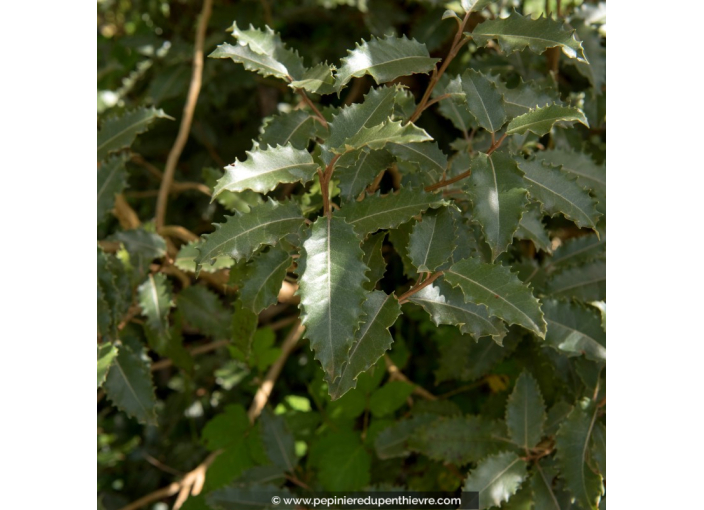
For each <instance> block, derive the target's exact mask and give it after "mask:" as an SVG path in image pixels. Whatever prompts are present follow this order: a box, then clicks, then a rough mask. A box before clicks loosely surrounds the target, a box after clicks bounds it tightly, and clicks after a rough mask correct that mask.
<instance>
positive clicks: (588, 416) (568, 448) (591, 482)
mask: <svg viewBox="0 0 704 510" xmlns="http://www.w3.org/2000/svg"><path fill="white" fill-rule="evenodd" d="M596 413H597V408H596V406H595V405H594V403H593V402H587V403H585V404H584V405H577V406H575V408H574V409H573V410H572V412H571V413H570V414H569V416H567V419H566V420H565V421H564V422H563V423H562V426H561V427H560V430H559V431H558V432H557V435H556V436H555V447H556V450H557V456H556V458H557V462H558V464H559V466H560V470H561V475H562V478H564V480H565V484H566V486H567V489H568V490H569V491H570V492H571V493H572V495H573V496H574V497H575V498H576V499H577V502H578V503H579V505H580V506H581V507H582V508H585V509H587V508H588V509H596V508H597V507H598V505H599V500H600V499H601V496H602V495H603V493H604V488H603V483H602V479H601V476H599V475H598V474H596V473H594V471H592V470H591V468H590V467H589V465H588V464H587V460H588V459H587V453H588V452H589V441H590V439H591V435H592V431H593V430H594V425H595V423H596Z"/></svg>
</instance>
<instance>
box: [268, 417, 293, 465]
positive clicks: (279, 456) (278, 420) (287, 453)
mask: <svg viewBox="0 0 704 510" xmlns="http://www.w3.org/2000/svg"><path fill="white" fill-rule="evenodd" d="M261 430H262V441H263V442H264V447H265V448H266V453H267V455H268V457H269V459H270V460H271V461H272V462H273V463H274V465H276V466H278V467H279V468H281V469H283V470H284V471H285V472H287V473H292V472H293V470H294V468H295V467H296V465H297V464H298V457H297V456H296V449H295V444H294V438H293V434H291V431H290V430H289V429H288V426H287V425H286V421H285V420H284V418H283V416H279V415H275V414H274V413H273V412H271V411H270V410H269V409H264V412H262V416H261Z"/></svg>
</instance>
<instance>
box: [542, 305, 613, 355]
mask: <svg viewBox="0 0 704 510" xmlns="http://www.w3.org/2000/svg"><path fill="white" fill-rule="evenodd" d="M543 309H544V311H545V320H546V321H547V323H548V333H547V335H546V336H545V343H546V344H547V345H549V346H551V347H554V348H555V349H557V350H558V351H560V352H562V353H564V354H566V355H567V356H580V355H582V354H584V355H585V356H586V358H587V359H590V360H593V361H596V362H602V361H606V333H605V332H604V330H603V328H602V327H601V316H600V314H599V312H598V310H596V309H594V308H592V307H587V306H584V305H580V304H578V303H573V302H565V301H558V300H556V299H547V300H545V301H544V302H543Z"/></svg>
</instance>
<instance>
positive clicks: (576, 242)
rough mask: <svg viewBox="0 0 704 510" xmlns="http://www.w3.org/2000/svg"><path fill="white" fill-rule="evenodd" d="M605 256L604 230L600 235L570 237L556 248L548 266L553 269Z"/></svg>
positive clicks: (576, 264)
mask: <svg viewBox="0 0 704 510" xmlns="http://www.w3.org/2000/svg"><path fill="white" fill-rule="evenodd" d="M605 258H606V234H605V233H603V232H602V233H601V236H600V237H597V236H595V235H586V236H580V237H573V238H571V239H568V240H567V241H565V242H564V243H563V244H561V245H560V246H559V247H558V248H557V249H556V250H555V253H554V254H553V256H552V257H551V258H550V259H549V260H548V261H547V264H546V267H547V268H548V269H549V270H551V271H552V270H554V269H558V268H563V267H570V266H578V265H581V264H584V263H586V262H591V261H593V260H597V259H605Z"/></svg>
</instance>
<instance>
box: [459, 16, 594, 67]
mask: <svg viewBox="0 0 704 510" xmlns="http://www.w3.org/2000/svg"><path fill="white" fill-rule="evenodd" d="M574 34H575V31H574V30H569V29H568V28H566V27H565V25H564V24H563V23H561V22H559V21H555V20H553V19H552V18H543V17H542V16H541V17H540V18H538V19H535V20H534V19H531V17H530V15H527V16H521V15H520V14H518V13H517V12H516V11H515V10H514V11H513V12H511V14H509V17H508V18H497V19H490V20H487V21H485V22H483V23H480V24H479V25H477V26H476V28H475V29H474V30H473V31H472V34H471V35H472V39H473V40H474V42H476V43H477V45H479V46H486V44H487V43H488V42H489V41H490V40H492V39H496V40H498V41H499V45H500V46H501V49H502V50H503V51H505V52H506V53H507V54H510V53H513V52H514V51H521V50H522V49H524V48H526V47H529V48H530V49H531V51H534V52H536V53H542V52H544V51H545V50H547V49H548V48H555V47H560V48H561V49H562V52H563V53H564V54H565V55H567V56H568V57H570V58H574V59H576V60H578V61H581V62H587V59H586V57H585V56H584V50H583V49H582V43H581V42H579V41H577V39H575V37H574Z"/></svg>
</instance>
